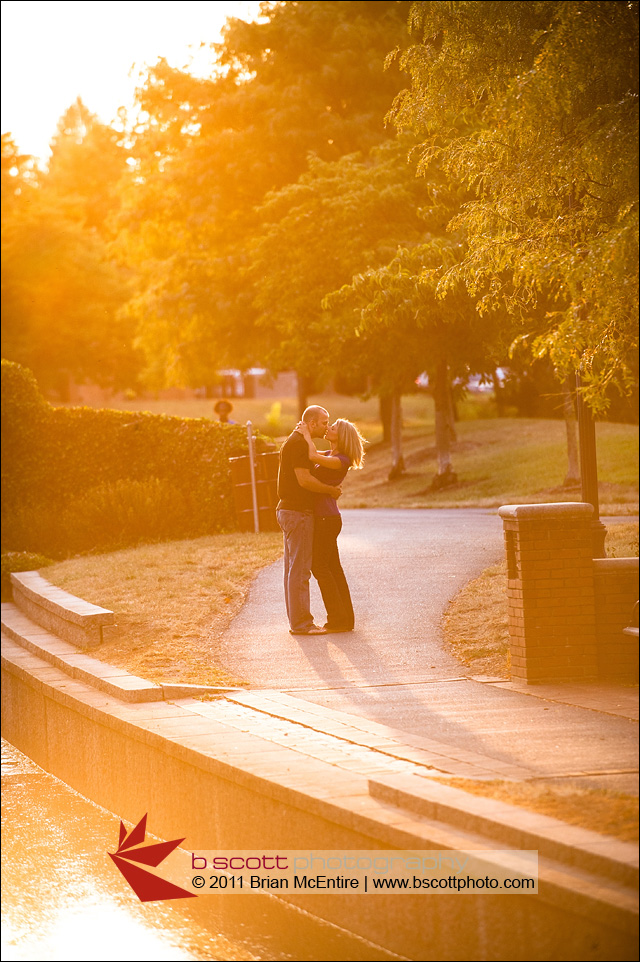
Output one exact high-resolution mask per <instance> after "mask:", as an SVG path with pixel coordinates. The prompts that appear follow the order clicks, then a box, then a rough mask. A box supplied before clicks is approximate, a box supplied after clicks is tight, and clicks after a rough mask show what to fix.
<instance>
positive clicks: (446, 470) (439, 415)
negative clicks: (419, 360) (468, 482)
mask: <svg viewBox="0 0 640 962" xmlns="http://www.w3.org/2000/svg"><path fill="white" fill-rule="evenodd" d="M450 398H451V386H450V384H449V369H448V367H447V364H446V363H445V362H444V361H441V362H439V363H438V365H437V367H436V373H435V376H434V384H433V400H434V402H435V409H436V455H437V458H438V473H437V474H436V476H435V477H434V479H433V481H432V482H431V487H432V489H433V490H436V491H437V490H439V489H440V488H447V487H449V486H450V485H452V484H456V482H457V480H458V476H457V474H455V472H454V471H453V469H452V467H451V429H450V417H451V402H450Z"/></svg>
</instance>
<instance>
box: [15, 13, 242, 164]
mask: <svg viewBox="0 0 640 962" xmlns="http://www.w3.org/2000/svg"><path fill="white" fill-rule="evenodd" d="M259 12H260V4H259V2H250V0H247V2H210V0H202V2H188V0H187V2H185V0H175V2H174V0H168V2H162V0H160V2H158V0H155V2H151V3H150V2H148V0H133V2H131V0H128V2H120V0H114V2H93V3H92V2H60V3H58V2H56V0H49V2H32V0H2V131H3V132H7V131H9V132H11V134H12V135H13V139H14V140H15V142H16V143H17V145H18V148H19V149H20V151H21V152H22V153H26V154H33V155H34V156H36V157H40V158H41V159H42V160H44V161H46V160H47V159H48V156H49V143H50V141H51V139H52V137H53V135H54V134H55V130H56V124H57V122H58V120H59V118H60V117H61V116H62V114H63V113H64V112H65V110H66V109H67V108H68V107H70V106H71V104H72V103H74V102H75V100H76V99H77V98H78V97H81V98H82V100H83V102H84V103H85V105H86V106H87V107H88V108H89V110H91V111H92V113H95V114H97V115H98V116H99V117H100V119H101V120H102V121H104V122H105V123H110V122H111V121H112V120H114V119H115V117H116V115H117V111H118V108H119V107H120V106H125V107H127V109H130V108H131V107H132V105H133V92H134V89H135V87H136V78H137V76H138V74H139V70H140V68H141V67H142V66H143V65H144V64H154V63H155V62H156V61H157V60H158V58H159V57H164V58H165V59H166V60H167V61H168V62H169V63H170V64H171V65H172V66H174V67H185V66H186V65H187V64H189V62H190V61H191V58H192V57H194V61H193V65H192V70H193V72H194V73H199V72H200V73H203V72H206V63H208V62H209V57H208V55H207V53H206V52H205V51H201V52H200V53H199V55H198V51H199V47H200V44H201V43H203V42H205V43H211V42H215V41H217V40H219V39H220V30H221V28H222V26H223V25H224V22H225V20H226V18H227V17H229V16H233V17H240V18H241V19H243V20H251V19H254V18H255V17H257V16H258V14H259ZM134 64H135V69H134V70H132V69H131V68H132V67H133V65H134Z"/></svg>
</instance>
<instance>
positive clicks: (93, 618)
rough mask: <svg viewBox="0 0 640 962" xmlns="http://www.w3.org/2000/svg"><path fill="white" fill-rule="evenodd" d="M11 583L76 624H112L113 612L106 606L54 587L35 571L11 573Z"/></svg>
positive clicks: (33, 599) (43, 606) (29, 596)
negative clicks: (101, 606)
mask: <svg viewBox="0 0 640 962" xmlns="http://www.w3.org/2000/svg"><path fill="white" fill-rule="evenodd" d="M11 583H12V586H13V587H14V588H16V587H17V588H18V590H19V591H21V592H22V593H23V594H25V595H26V596H27V597H28V598H31V600H32V601H35V602H36V604H38V605H40V606H41V607H42V608H46V609H47V611H51V612H53V613H54V614H57V615H59V616H60V617H61V618H64V620H65V621H71V622H73V624H76V625H112V624H113V623H114V621H115V618H114V614H113V612H112V611H109V610H108V609H107V608H100V607H99V606H98V605H92V604H91V603H90V602H89V601H83V600H82V598H76V597H75V595H71V594H69V592H68V591H63V590H62V588H56V586H55V585H52V584H51V583H50V582H49V581H47V580H46V579H45V578H43V577H42V576H41V575H39V574H38V572H37V571H21V572H19V573H15V572H14V573H13V574H12V575H11Z"/></svg>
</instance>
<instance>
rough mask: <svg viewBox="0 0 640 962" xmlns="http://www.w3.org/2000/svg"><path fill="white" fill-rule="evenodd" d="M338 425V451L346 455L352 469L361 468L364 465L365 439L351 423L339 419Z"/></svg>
mask: <svg viewBox="0 0 640 962" xmlns="http://www.w3.org/2000/svg"><path fill="white" fill-rule="evenodd" d="M336 424H337V425H338V451H340V453H341V454H346V456H347V457H348V458H349V460H350V461H351V465H350V466H351V467H352V468H356V469H357V468H361V467H362V466H363V463H364V446H365V444H366V441H365V439H364V438H363V437H362V435H361V434H360V432H359V431H358V429H357V427H356V426H355V424H352V423H351V421H345V420H344V418H338V420H337V421H336Z"/></svg>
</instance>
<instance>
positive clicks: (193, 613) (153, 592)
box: [43, 532, 282, 685]
mask: <svg viewBox="0 0 640 962" xmlns="http://www.w3.org/2000/svg"><path fill="white" fill-rule="evenodd" d="M281 554H282V536H281V535H280V534H276V533H268V532H265V533H262V534H259V535H254V534H221V535H213V536H211V537H208V538H198V539H196V540H194V541H169V542H165V543H162V544H152V545H143V546H141V547H137V548H129V549H126V550H123V551H115V552H113V553H111V554H102V555H84V556H81V557H77V558H70V559H69V560H67V561H62V562H60V563H59V564H55V565H51V566H50V567H47V568H45V569H43V576H44V577H45V578H46V579H47V580H48V581H51V582H52V583H53V584H55V585H58V586H59V587H60V588H64V589H65V591H69V592H71V594H73V595H77V596H78V597H79V598H83V599H84V600H85V601H90V602H92V603H93V604H97V605H101V606H102V607H104V608H109V609H111V610H112V611H114V612H115V613H116V622H117V624H118V625H119V626H120V629H121V630H120V637H119V638H117V639H114V640H113V641H108V642H105V643H104V644H103V645H101V646H100V648H98V649H96V650H95V651H92V652H91V654H92V656H93V657H95V658H99V659H100V660H101V661H105V662H107V663H108V664H111V665H118V666H119V667H121V668H125V669H126V670H127V671H130V672H132V673H133V674H135V675H138V676H140V677H142V678H147V679H149V680H150V681H155V682H178V681H180V682H191V683H193V684H200V685H228V684H231V685H237V684H242V679H238V678H234V677H233V676H231V675H229V674H228V673H227V672H226V671H225V670H224V667H223V666H221V665H217V664H216V661H215V654H214V652H215V641H216V638H218V637H219V636H220V635H221V634H222V632H223V631H224V630H225V628H226V627H227V625H228V624H229V623H230V622H231V620H232V619H233V618H234V616H235V615H237V613H238V611H239V610H240V608H241V607H242V603H243V601H244V599H245V596H246V593H247V590H248V588H249V585H250V583H251V581H252V580H253V578H254V576H255V575H256V574H257V572H258V571H259V570H260V568H262V567H264V566H265V565H267V564H270V563H271V562H272V561H275V560H276V558H278V557H279V556H280V555H281Z"/></svg>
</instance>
